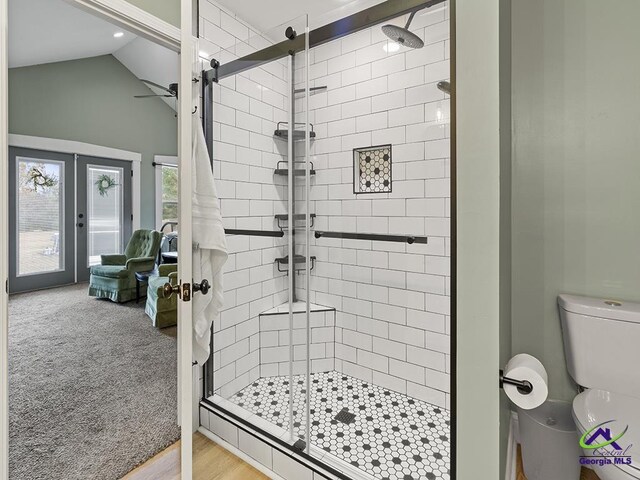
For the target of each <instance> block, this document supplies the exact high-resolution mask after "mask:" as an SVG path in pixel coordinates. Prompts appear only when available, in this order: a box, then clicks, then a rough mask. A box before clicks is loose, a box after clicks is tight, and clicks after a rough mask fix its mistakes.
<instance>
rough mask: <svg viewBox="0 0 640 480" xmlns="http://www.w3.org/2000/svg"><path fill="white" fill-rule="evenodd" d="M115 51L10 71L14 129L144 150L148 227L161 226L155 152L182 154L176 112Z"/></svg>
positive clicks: (145, 224)
mask: <svg viewBox="0 0 640 480" xmlns="http://www.w3.org/2000/svg"><path fill="white" fill-rule="evenodd" d="M149 92H150V90H149V89H148V88H147V87H146V86H145V85H144V84H143V83H142V82H140V80H138V79H137V78H136V77H135V76H134V75H133V74H132V73H131V72H130V71H129V70H127V69H126V68H125V67H124V66H123V65H122V64H121V63H120V62H119V61H118V60H116V59H115V58H114V57H113V56H111V55H105V56H101V57H93V58H87V59H82V60H72V61H68V62H59V63H49V64H45V65H37V66H32V67H22V68H13V69H10V70H9V132H10V133H16V134H22V135H33V136H38V137H47V138H58V139H63V140H75V141H79V142H85V143H92V144H96V145H102V146H106V147H112V148H119V149H123V150H129V151H133V152H138V153H141V154H142V166H141V209H140V210H141V219H140V220H141V221H140V224H141V226H142V227H146V228H154V227H155V219H154V216H155V172H154V167H153V166H152V165H151V162H152V161H153V156H154V155H176V154H177V128H178V127H177V121H176V118H175V116H174V115H175V112H174V111H173V110H172V109H171V108H170V107H169V106H168V105H167V104H166V103H164V102H163V101H162V100H161V99H159V98H157V99H145V100H136V99H134V98H133V95H137V94H145V93H149Z"/></svg>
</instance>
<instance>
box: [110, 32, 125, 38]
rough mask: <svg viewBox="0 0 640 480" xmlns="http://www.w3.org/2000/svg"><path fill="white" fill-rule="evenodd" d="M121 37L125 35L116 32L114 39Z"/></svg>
mask: <svg viewBox="0 0 640 480" xmlns="http://www.w3.org/2000/svg"><path fill="white" fill-rule="evenodd" d="M120 37H124V33H123V32H116V33H114V34H113V38H120Z"/></svg>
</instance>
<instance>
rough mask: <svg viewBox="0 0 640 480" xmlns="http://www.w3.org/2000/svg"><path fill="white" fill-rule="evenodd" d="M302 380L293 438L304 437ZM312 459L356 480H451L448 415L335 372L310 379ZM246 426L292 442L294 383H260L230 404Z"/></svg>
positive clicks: (283, 379)
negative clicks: (291, 388)
mask: <svg viewBox="0 0 640 480" xmlns="http://www.w3.org/2000/svg"><path fill="white" fill-rule="evenodd" d="M305 378H306V377H305V376H304V375H295V376H294V377H293V379H294V405H293V407H294V408H293V410H294V420H293V421H294V425H293V428H294V433H295V436H296V438H294V440H293V441H295V440H297V438H299V437H304V436H305V431H306V425H305V396H306V393H305V385H304V384H305ZM311 382H312V384H311V389H310V392H311V449H310V452H309V453H310V454H311V455H312V456H313V457H316V458H317V459H320V460H322V462H324V463H326V464H328V465H329V466H331V467H333V468H335V469H337V470H340V471H343V472H344V473H345V474H347V475H348V476H349V477H351V478H362V479H367V478H369V479H370V478H375V479H383V480H387V479H388V480H418V479H420V480H422V479H427V480H434V479H442V480H449V478H450V472H449V465H450V413H449V411H448V410H446V409H444V408H441V407H438V406H435V405H431V404H429V403H427V402H424V401H421V400H417V399H414V398H411V397H409V396H407V395H405V394H402V393H398V392H394V391H392V390H388V389H385V388H383V387H380V386H377V385H373V384H371V383H369V382H365V381H363V380H359V379H357V378H354V377H351V376H349V375H345V374H343V373H339V372H336V371H329V372H320V373H313V374H311ZM210 400H211V401H213V402H214V403H216V404H219V405H220V406H222V407H223V408H227V409H229V410H232V411H234V412H235V413H236V414H238V413H240V412H241V415H240V416H241V417H242V418H244V419H245V420H246V421H247V422H248V423H250V424H253V425H255V426H256V427H258V428H260V429H262V430H264V431H267V432H269V433H270V434H271V435H274V436H276V437H277V438H280V439H281V440H285V441H290V440H291V439H290V433H289V432H290V425H289V419H288V404H289V377H288V376H277V377H263V378H260V379H258V380H256V381H255V382H253V383H252V384H251V385H249V386H247V387H245V388H244V389H242V390H241V391H239V392H237V393H236V394H235V395H232V396H231V397H230V398H229V399H227V400H225V399H222V398H221V397H219V396H217V395H215V396H214V397H211V398H210Z"/></svg>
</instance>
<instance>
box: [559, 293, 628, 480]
mask: <svg viewBox="0 0 640 480" xmlns="http://www.w3.org/2000/svg"><path fill="white" fill-rule="evenodd" d="M558 306H559V307H560V319H561V322H562V336H563V339H564V350H565V357H566V359H567V369H568V370H569V374H570V375H571V377H572V378H573V379H574V380H575V382H576V383H577V384H578V385H580V386H581V387H583V388H584V391H583V392H582V393H580V394H578V395H577V396H576V398H575V399H574V400H573V419H574V420H575V422H576V426H577V428H578V431H579V435H580V436H581V437H582V436H583V435H584V434H585V433H586V432H589V433H588V435H587V436H586V437H585V440H584V442H585V444H586V445H590V446H596V445H599V444H602V443H608V442H610V441H611V440H615V438H616V437H617V436H618V435H620V434H621V433H622V432H624V431H625V429H627V430H626V433H624V434H623V435H622V436H621V437H620V438H619V439H618V440H615V441H614V442H613V443H609V445H607V446H605V447H602V448H601V449H593V448H592V449H589V448H584V446H583V452H584V453H583V455H585V457H590V458H583V462H589V463H588V464H586V463H585V464H584V465H585V466H586V467H588V468H591V469H592V470H595V472H596V473H597V474H598V476H599V477H600V479H601V480H629V479H640V303H632V302H615V301H609V300H604V299H598V298H588V297H579V296H575V295H560V296H559V297H558ZM627 427H628V428H627ZM607 429H608V430H607ZM599 433H602V435H599ZM592 437H593V438H592ZM605 450H606V454H605V455H601V454H602V453H603V452H604V451H605ZM609 453H615V454H616V456H618V457H619V460H618V462H622V463H617V464H616V463H615V459H614V458H613V457H610V455H609ZM627 457H631V458H630V460H631V464H630V465H628V464H625V462H627V461H628V460H627ZM607 461H610V462H611V464H597V463H595V464H594V463H592V462H607Z"/></svg>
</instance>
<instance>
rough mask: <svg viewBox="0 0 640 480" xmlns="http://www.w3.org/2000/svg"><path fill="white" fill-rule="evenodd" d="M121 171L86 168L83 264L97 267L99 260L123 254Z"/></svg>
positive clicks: (97, 167) (99, 167)
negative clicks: (85, 251) (84, 254)
mask: <svg viewBox="0 0 640 480" xmlns="http://www.w3.org/2000/svg"><path fill="white" fill-rule="evenodd" d="M122 177H123V172H122V168H117V167H102V166H98V165H88V166H87V185H90V186H94V187H95V188H91V189H89V190H88V192H87V218H86V229H87V237H88V238H87V240H88V241H87V245H88V251H87V260H88V264H87V266H88V267H91V266H92V265H99V264H100V256H101V255H103V254H109V253H114V252H123V251H124V245H123V234H122V230H123V226H124V225H123V220H124V219H123V218H122V217H123V211H122V203H123V192H122Z"/></svg>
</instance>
